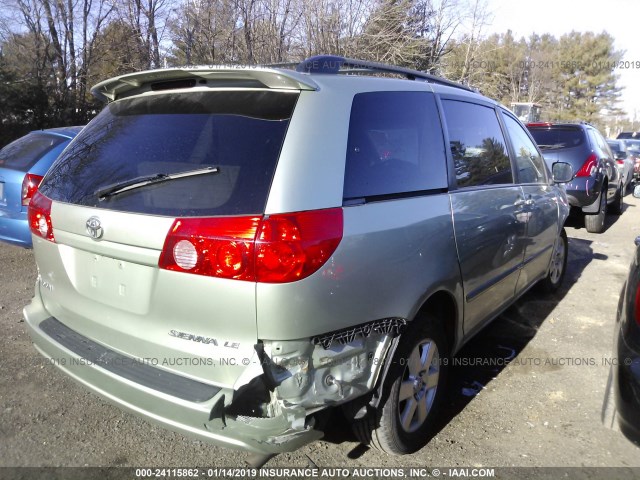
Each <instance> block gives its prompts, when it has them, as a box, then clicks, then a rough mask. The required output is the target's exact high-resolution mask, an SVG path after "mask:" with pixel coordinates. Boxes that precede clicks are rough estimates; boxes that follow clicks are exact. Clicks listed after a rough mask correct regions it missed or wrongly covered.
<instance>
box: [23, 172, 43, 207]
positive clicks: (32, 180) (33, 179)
mask: <svg viewBox="0 0 640 480" xmlns="http://www.w3.org/2000/svg"><path fill="white" fill-rule="evenodd" d="M42 178H43V177H42V175H34V174H33V173H27V174H26V175H25V176H24V180H22V205H24V206H27V205H29V202H30V201H31V197H33V194H34V193H36V190H38V185H40V182H41V181H42Z"/></svg>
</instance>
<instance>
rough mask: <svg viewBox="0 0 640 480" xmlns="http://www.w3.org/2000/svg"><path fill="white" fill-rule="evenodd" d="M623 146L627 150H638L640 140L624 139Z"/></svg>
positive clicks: (639, 149) (639, 148)
mask: <svg viewBox="0 0 640 480" xmlns="http://www.w3.org/2000/svg"><path fill="white" fill-rule="evenodd" d="M624 144H625V148H626V149H627V150H630V151H633V152H638V151H640V140H625V141H624Z"/></svg>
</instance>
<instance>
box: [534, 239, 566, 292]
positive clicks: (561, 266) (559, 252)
mask: <svg viewBox="0 0 640 480" xmlns="http://www.w3.org/2000/svg"><path fill="white" fill-rule="evenodd" d="M568 253H569V241H568V240H567V232H565V231H564V228H563V229H562V231H561V232H560V235H559V236H558V239H557V240H556V244H555V245H554V247H553V253H552V254H551V263H550V265H549V273H548V274H547V276H546V277H545V278H544V279H543V280H541V281H540V287H541V288H542V289H543V290H544V291H545V292H547V293H555V292H556V291H557V290H558V289H559V288H560V285H562V281H563V280H564V274H565V272H566V270H567V257H568V256H569V255H568Z"/></svg>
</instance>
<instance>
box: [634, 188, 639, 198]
mask: <svg viewBox="0 0 640 480" xmlns="http://www.w3.org/2000/svg"><path fill="white" fill-rule="evenodd" d="M633 196H634V197H636V198H640V185H636V186H635V187H633Z"/></svg>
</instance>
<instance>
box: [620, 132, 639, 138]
mask: <svg viewBox="0 0 640 480" xmlns="http://www.w3.org/2000/svg"><path fill="white" fill-rule="evenodd" d="M616 138H617V139H621V138H637V139H640V132H620V133H619V134H618V136H617V137H616Z"/></svg>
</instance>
